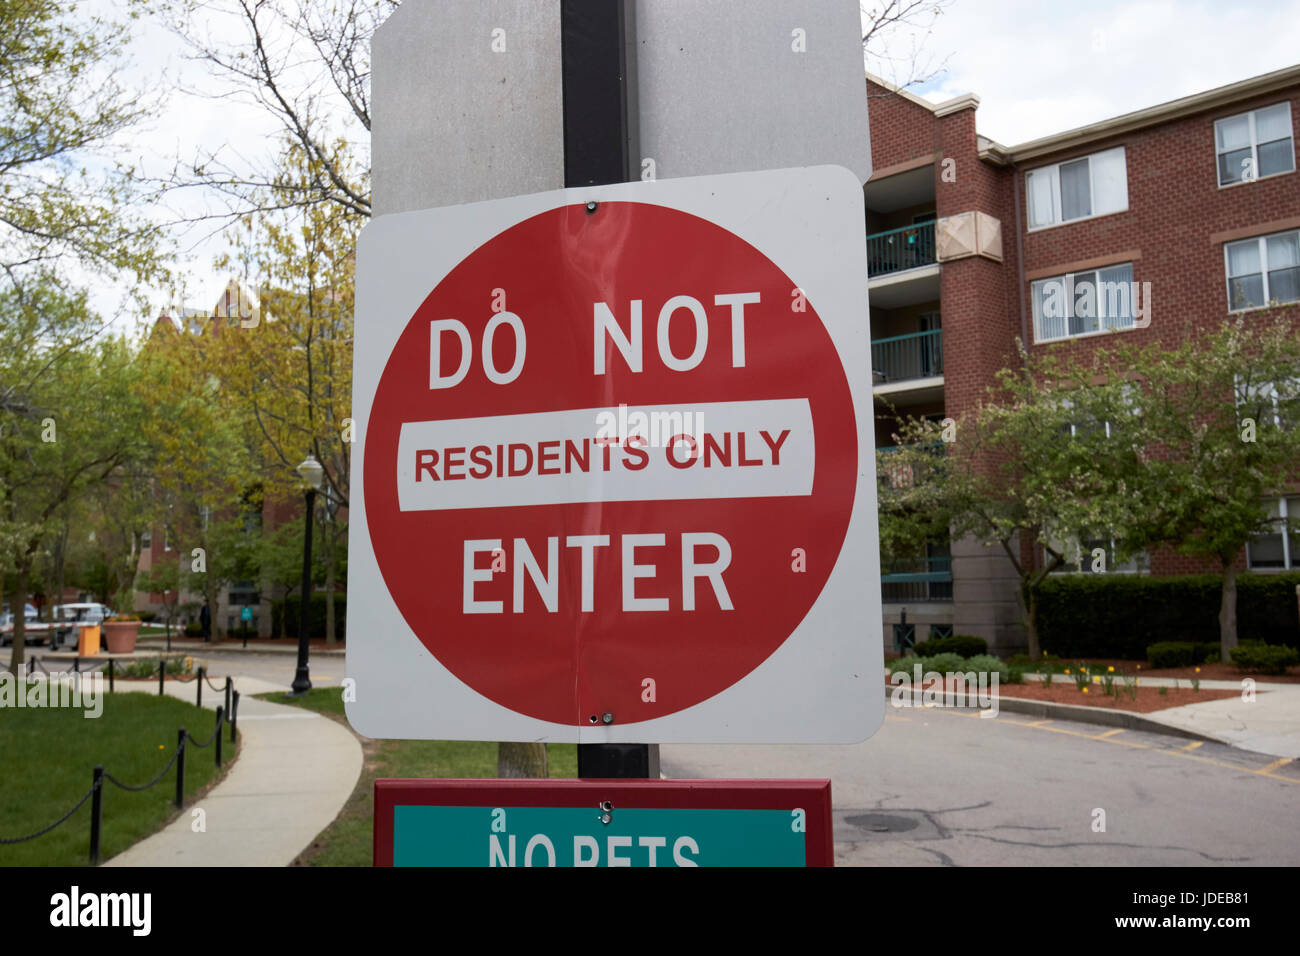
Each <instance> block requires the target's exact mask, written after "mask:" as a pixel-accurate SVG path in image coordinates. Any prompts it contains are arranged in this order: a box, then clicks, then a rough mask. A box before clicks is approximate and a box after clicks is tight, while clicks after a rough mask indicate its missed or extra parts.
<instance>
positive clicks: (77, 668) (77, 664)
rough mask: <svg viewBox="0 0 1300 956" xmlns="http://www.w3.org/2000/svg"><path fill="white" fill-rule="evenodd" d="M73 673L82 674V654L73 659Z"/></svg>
mask: <svg viewBox="0 0 1300 956" xmlns="http://www.w3.org/2000/svg"><path fill="white" fill-rule="evenodd" d="M72 673H74V674H80V673H81V655H80V654H78V655H77V656H76V657H74V658H73V659H72Z"/></svg>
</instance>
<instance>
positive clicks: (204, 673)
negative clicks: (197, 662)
mask: <svg viewBox="0 0 1300 956" xmlns="http://www.w3.org/2000/svg"><path fill="white" fill-rule="evenodd" d="M207 670H208V669H207V668H206V667H200V668H199V675H198V680H196V681H195V682H194V683H195V684H197V685H198V687H199V691H198V698H197V699H196V700H195V701H194V706H195V707H202V706H203V679H204V678H205V677H206V676H207Z"/></svg>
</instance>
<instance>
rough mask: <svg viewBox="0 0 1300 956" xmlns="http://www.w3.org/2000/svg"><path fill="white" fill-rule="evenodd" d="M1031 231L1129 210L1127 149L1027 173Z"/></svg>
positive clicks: (1111, 150) (1093, 155) (1073, 160)
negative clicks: (1125, 159) (1125, 154)
mask: <svg viewBox="0 0 1300 956" xmlns="http://www.w3.org/2000/svg"><path fill="white" fill-rule="evenodd" d="M1025 194H1026V198H1027V201H1028V203H1029V228H1030V229H1042V228H1044V227H1046V226H1056V225H1060V224H1061V223H1063V222H1073V221H1074V220H1076V219H1088V218H1090V217H1092V216H1104V215H1106V214H1108V213H1112V212H1123V211H1124V210H1125V209H1127V208H1128V170H1127V168H1126V166H1125V162H1124V147H1123V146H1117V147H1116V148H1115V149H1108V150H1106V151H1105V152H1101V153H1093V154H1092V155H1091V156H1084V157H1083V158H1082V159H1072V160H1070V161H1069V162H1067V163H1057V164H1056V165H1054V166H1044V167H1042V168H1041V169H1034V170H1031V171H1030V172H1028V173H1026V174H1025Z"/></svg>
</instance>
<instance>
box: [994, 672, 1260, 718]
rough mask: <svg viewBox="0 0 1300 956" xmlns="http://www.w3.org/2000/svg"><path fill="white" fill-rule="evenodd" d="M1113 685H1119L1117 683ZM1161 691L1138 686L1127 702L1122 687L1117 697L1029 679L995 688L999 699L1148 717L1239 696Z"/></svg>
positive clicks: (1096, 689)
mask: <svg viewBox="0 0 1300 956" xmlns="http://www.w3.org/2000/svg"><path fill="white" fill-rule="evenodd" d="M1116 670H1118V668H1116ZM1203 671H1204V669H1202V676H1204V672H1203ZM1162 676H1163V675H1162ZM1170 676H1172V675H1170ZM1139 681H1140V678H1139ZM1116 686H1119V682H1118V681H1117V682H1116ZM1164 690H1165V693H1163V694H1161V693H1160V688H1158V687H1145V686H1143V685H1142V684H1141V683H1139V684H1138V688H1137V699H1136V700H1130V699H1129V695H1128V694H1127V693H1126V692H1125V691H1124V690H1123V689H1122V688H1121V689H1120V693H1119V696H1118V697H1115V696H1107V694H1106V692H1105V690H1104V689H1103V688H1102V686H1101V685H1100V684H1091V685H1089V687H1088V692H1087V693H1086V694H1085V693H1084V692H1083V691H1081V690H1079V689H1077V688H1076V687H1075V686H1074V685H1073V684H1062V683H1060V682H1057V683H1054V684H1053V685H1052V686H1051V687H1044V686H1043V684H1042V682H1041V681H1035V680H1033V679H1032V678H1029V679H1027V680H1026V681H1025V683H1023V684H999V685H998V693H999V694H1000V695H1001V696H1003V697H1019V698H1022V699H1028V700H1045V701H1049V702H1050V703H1053V704H1082V705H1083V706H1085V707H1104V708H1107V709H1109V710H1126V711H1129V712H1130V713H1134V714H1149V713H1152V712H1153V711H1157V710H1165V709H1167V708H1169V707H1181V706H1183V705H1184V704H1203V703H1205V702H1206V701H1207V700H1226V699H1227V698H1229V697H1240V696H1241V691H1239V690H1209V689H1207V688H1205V687H1202V688H1201V689H1200V690H1192V689H1191V687H1179V688H1178V689H1177V690H1175V689H1174V688H1172V687H1166V688H1164Z"/></svg>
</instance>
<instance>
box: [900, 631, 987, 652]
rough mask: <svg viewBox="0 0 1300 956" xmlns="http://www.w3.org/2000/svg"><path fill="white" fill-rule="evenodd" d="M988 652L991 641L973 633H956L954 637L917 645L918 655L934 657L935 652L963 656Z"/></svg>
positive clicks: (936, 639) (940, 638)
mask: <svg viewBox="0 0 1300 956" xmlns="http://www.w3.org/2000/svg"><path fill="white" fill-rule="evenodd" d="M988 652H989V642H988V641H986V640H984V638H982V637H975V636H974V635H972V634H954V635H953V636H952V637H939V638H935V639H934V640H930V641H922V642H921V643H920V644H917V645H916V654H917V656H918V657H932V656H934V655H935V654H960V655H961V656H962V657H974V656H975V655H976V654H987V653H988Z"/></svg>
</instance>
